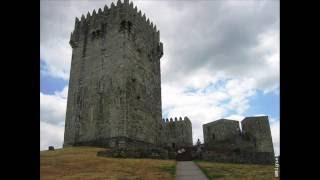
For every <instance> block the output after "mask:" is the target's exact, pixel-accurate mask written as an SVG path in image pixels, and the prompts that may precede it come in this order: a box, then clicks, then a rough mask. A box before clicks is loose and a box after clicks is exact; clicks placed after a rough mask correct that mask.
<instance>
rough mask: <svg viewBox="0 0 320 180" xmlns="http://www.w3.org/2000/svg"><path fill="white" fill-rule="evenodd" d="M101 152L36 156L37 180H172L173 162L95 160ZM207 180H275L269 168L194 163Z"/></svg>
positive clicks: (60, 151)
mask: <svg viewBox="0 0 320 180" xmlns="http://www.w3.org/2000/svg"><path fill="white" fill-rule="evenodd" d="M101 150H104V149H102V148H92V147H72V148H64V149H56V150H55V151H41V152H40V179H42V180H47V179H122V180H127V179H136V180H138V179H139V180H142V179H143V180H156V179H159V180H166V179H168V180H173V179H174V178H175V177H174V175H175V169H176V161H174V160H154V159H129V158H128V159H117V158H106V157H98V156H96V154H97V152H98V151H101ZM196 163H197V165H198V166H199V167H200V168H201V169H202V170H203V172H204V173H205V174H206V175H207V176H208V177H209V179H229V180H233V179H249V180H250V179H252V180H253V179H268V180H269V179H275V178H274V166H273V165H268V166H266V165H243V164H226V163H212V162H204V161H196Z"/></svg>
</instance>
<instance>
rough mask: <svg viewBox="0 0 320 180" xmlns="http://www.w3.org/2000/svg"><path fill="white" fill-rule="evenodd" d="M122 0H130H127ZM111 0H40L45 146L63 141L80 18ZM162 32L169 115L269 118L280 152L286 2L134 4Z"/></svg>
mask: <svg viewBox="0 0 320 180" xmlns="http://www.w3.org/2000/svg"><path fill="white" fill-rule="evenodd" d="M122 1H123V0H122ZM111 2H116V1H114V0H113V1H107V0H66V1H62V0H41V10H40V12H41V18H40V28H41V29H40V32H41V33H40V64H41V69H40V71H41V72H40V74H41V75H40V77H41V80H40V82H41V86H40V87H41V88H40V107H41V109H40V113H41V114H40V117H41V118H40V125H41V130H40V149H41V150H42V149H47V147H48V146H49V145H54V146H56V147H61V146H62V143H63V134H64V121H65V111H66V100H67V96H68V95H67V93H68V91H67V90H68V80H69V72H70V64H71V51H72V49H71V47H70V45H69V38H70V33H71V32H72V31H73V28H74V21H75V17H80V16H81V15H82V14H87V12H88V11H89V12H90V13H92V11H93V9H96V10H98V8H103V7H104V5H108V7H110V4H111ZM133 3H134V5H137V7H138V9H139V10H141V11H142V12H143V13H145V14H146V16H147V17H149V18H150V20H151V21H152V22H154V23H155V24H156V26H157V28H158V29H159V30H160V40H161V41H162V42H163V44H164V55H163V57H162V58H161V81H162V85H161V88H162V110H163V111H162V112H163V117H164V118H167V117H168V118H170V117H179V116H181V117H184V116H188V117H189V118H190V119H191V121H192V126H193V129H192V130H193V141H194V142H196V140H197V139H198V138H199V139H200V140H201V141H203V134H202V124H204V123H208V122H211V121H214V120H217V119H220V118H231V119H235V120H242V119H243V118H244V117H245V116H256V115H268V116H269V120H270V125H271V131H272V138H273V143H274V147H275V151H276V154H278V153H279V143H280V140H279V124H280V123H279V120H280V119H279V118H280V116H279V30H280V29H279V21H280V17H279V1H277V0H230V1H227V0H200V1H191V0H185V1H182V0H176V1H169V0H139V1H133Z"/></svg>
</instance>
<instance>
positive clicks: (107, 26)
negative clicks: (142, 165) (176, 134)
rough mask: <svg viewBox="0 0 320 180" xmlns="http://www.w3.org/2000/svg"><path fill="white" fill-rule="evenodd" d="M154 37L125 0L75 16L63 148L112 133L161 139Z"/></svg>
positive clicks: (158, 54) (155, 141) (158, 48)
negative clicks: (79, 16)
mask: <svg viewBox="0 0 320 180" xmlns="http://www.w3.org/2000/svg"><path fill="white" fill-rule="evenodd" d="M159 36H160V33H159V31H157V29H156V27H155V26H154V25H153V23H150V20H149V19H148V20H147V19H146V17H145V15H143V16H142V14H141V11H139V12H138V10H137V7H135V8H134V7H133V4H132V3H130V4H129V2H128V0H125V1H124V3H121V2H120V1H118V2H117V5H116V6H115V5H114V4H113V3H112V4H111V7H110V8H108V7H107V6H105V7H104V10H101V9H99V10H98V13H97V12H96V11H95V10H94V11H93V13H92V15H90V14H89V13H88V14H87V16H86V17H84V15H82V16H81V20H79V19H78V18H76V20H75V29H74V31H73V32H72V33H71V38H70V45H71V47H72V61H71V71H70V80H69V92H68V101H67V113H66V123H65V136H64V146H68V145H76V144H83V145H85V144H90V145H95V144H96V145H99V144H108V143H107V142H101V141H108V139H112V138H114V137H130V138H132V139H135V140H138V141H143V142H146V143H152V144H159V143H160V139H159V137H160V127H161V126H162V125H161V124H162V121H161V113H162V112H161V85H160V84H161V82H160V81H161V79H160V58H161V57H162V54H163V50H162V49H163V48H162V43H161V42H160V41H159V39H160V38H159Z"/></svg>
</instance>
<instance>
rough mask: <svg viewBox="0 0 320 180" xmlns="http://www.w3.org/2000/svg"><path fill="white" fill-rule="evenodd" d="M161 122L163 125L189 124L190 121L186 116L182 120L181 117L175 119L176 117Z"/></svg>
mask: <svg viewBox="0 0 320 180" xmlns="http://www.w3.org/2000/svg"><path fill="white" fill-rule="evenodd" d="M162 122H163V123H177V122H187V123H190V124H191V121H190V119H189V118H188V117H187V116H185V117H184V118H183V119H182V117H179V118H177V117H174V118H172V117H171V118H163V119H162Z"/></svg>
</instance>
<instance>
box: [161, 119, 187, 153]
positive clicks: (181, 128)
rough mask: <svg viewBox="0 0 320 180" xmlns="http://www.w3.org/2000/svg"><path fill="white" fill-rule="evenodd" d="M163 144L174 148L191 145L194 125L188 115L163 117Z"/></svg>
mask: <svg viewBox="0 0 320 180" xmlns="http://www.w3.org/2000/svg"><path fill="white" fill-rule="evenodd" d="M162 122H163V123H162V145H163V146H164V147H169V148H172V149H178V148H181V147H191V146H192V145H193V143H192V125H191V121H190V119H189V118H188V117H184V119H182V118H181V117H180V118H179V120H178V118H176V117H175V118H174V119H173V118H170V120H169V119H162Z"/></svg>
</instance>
